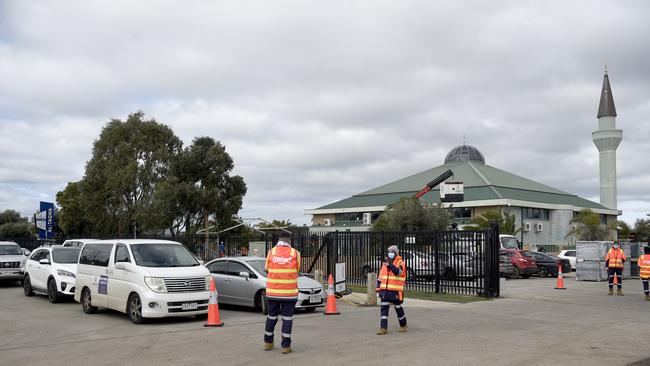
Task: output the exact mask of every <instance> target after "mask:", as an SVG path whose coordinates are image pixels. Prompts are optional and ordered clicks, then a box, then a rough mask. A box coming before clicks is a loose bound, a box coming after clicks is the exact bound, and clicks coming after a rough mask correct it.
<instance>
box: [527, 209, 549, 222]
mask: <svg viewBox="0 0 650 366" xmlns="http://www.w3.org/2000/svg"><path fill="white" fill-rule="evenodd" d="M524 218H526V219H533V220H549V219H550V218H551V211H550V210H547V209H545V208H529V207H524Z"/></svg>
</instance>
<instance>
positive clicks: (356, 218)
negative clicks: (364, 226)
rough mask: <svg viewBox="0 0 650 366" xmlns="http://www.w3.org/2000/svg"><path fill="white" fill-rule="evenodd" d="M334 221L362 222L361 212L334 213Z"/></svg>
mask: <svg viewBox="0 0 650 366" xmlns="http://www.w3.org/2000/svg"><path fill="white" fill-rule="evenodd" d="M335 218H336V223H337V224H338V223H346V222H362V221H363V213H362V212H344V213H337V214H336V217H335Z"/></svg>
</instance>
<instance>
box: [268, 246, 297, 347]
mask: <svg viewBox="0 0 650 366" xmlns="http://www.w3.org/2000/svg"><path fill="white" fill-rule="evenodd" d="M290 243H291V236H290V235H288V234H281V235H280V237H279V239H278V243H277V244H276V245H275V247H273V249H271V250H270V251H269V254H268V256H267V257H266V265H265V269H266V271H267V273H268V274H267V280H266V299H267V301H268V305H267V306H268V308H267V309H268V315H267V316H266V326H265V329H264V350H265V351H270V350H272V349H273V332H274V330H275V325H276V324H277V322H278V316H279V315H280V314H281V315H282V343H281V347H282V353H290V352H291V329H292V328H293V313H294V310H295V309H296V302H297V301H298V271H299V270H300V252H299V251H297V250H296V249H294V248H292V247H291V244H290ZM262 301H264V299H263V298H262Z"/></svg>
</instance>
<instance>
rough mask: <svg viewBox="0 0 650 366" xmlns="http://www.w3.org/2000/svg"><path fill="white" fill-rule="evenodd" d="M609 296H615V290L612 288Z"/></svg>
mask: <svg viewBox="0 0 650 366" xmlns="http://www.w3.org/2000/svg"><path fill="white" fill-rule="evenodd" d="M607 295H608V296H612V295H614V289H613V288H610V289H609V292H608V293H607Z"/></svg>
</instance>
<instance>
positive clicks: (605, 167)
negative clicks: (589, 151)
mask: <svg viewBox="0 0 650 366" xmlns="http://www.w3.org/2000/svg"><path fill="white" fill-rule="evenodd" d="M592 138H593V140H594V144H595V145H596V148H598V152H599V153H600V204H601V205H603V206H605V207H607V208H611V209H617V207H616V203H617V201H616V148H618V144H620V143H621V140H622V139H623V131H622V130H617V129H616V107H614V97H613V96H612V88H611V87H610V86H609V76H607V66H605V76H604V78H603V90H602V91H601V92H600V105H599V106H598V130H597V131H594V132H593V133H592Z"/></svg>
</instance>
